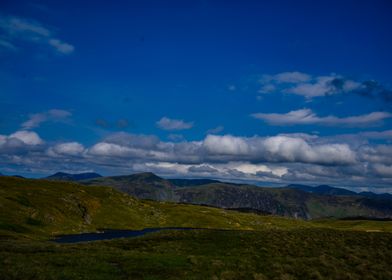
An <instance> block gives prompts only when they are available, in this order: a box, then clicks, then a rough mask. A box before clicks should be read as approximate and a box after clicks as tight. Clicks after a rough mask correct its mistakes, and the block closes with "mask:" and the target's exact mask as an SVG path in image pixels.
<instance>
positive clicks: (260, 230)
mask: <svg viewBox="0 0 392 280" xmlns="http://www.w3.org/2000/svg"><path fill="white" fill-rule="evenodd" d="M171 226H172V227H196V228H209V230H191V231H161V232H156V233H151V234H148V235H145V236H143V237H137V238H124V239H116V240H110V241H98V242H90V243H80V244H56V243H54V242H51V241H50V238H51V237H52V236H53V235H56V234H67V233H79V232H88V231H96V230H97V229H100V228H112V229H141V228H145V227H171ZM216 229H228V230H227V231H221V230H216ZM391 260H392V222H383V221H364V220H355V221H347V220H345V221H342V220H337V219H322V220H314V221H303V220H295V219H288V218H283V217H277V216H261V215H256V214H251V213H240V212H236V211H228V210H223V209H218V208H212V207H204V206H195V205H184V204H175V203H167V202H156V201H147V200H144V201H143V200H137V199H135V198H133V197H130V196H128V195H125V194H123V193H120V192H118V191H115V190H113V189H111V188H107V187H84V186H80V185H78V184H74V183H65V182H50V181H45V180H25V179H18V178H0V275H1V277H0V278H1V279H392V261H391Z"/></svg>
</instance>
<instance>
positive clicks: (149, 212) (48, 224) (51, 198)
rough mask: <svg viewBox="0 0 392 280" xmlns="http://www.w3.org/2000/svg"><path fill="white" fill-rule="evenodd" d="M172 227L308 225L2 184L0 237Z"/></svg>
mask: <svg viewBox="0 0 392 280" xmlns="http://www.w3.org/2000/svg"><path fill="white" fill-rule="evenodd" d="M272 221H273V223H272ZM168 226H179V227H203V228H204V227H205V228H225V229H263V228H271V227H273V228H288V227H292V226H296V227H301V226H304V227H305V226H310V225H309V224H307V223H306V222H304V221H299V220H298V221H297V220H292V219H285V218H280V217H263V216H260V215H256V214H246V213H239V212H236V211H229V210H223V209H218V208H212V207H203V206H196V205H184V204H175V203H168V202H155V201H143V200H138V199H135V198H133V197H131V196H128V195H127V194H123V193H121V192H118V191H116V190H114V189H112V188H108V187H85V186H81V185H78V184H76V183H66V182H53V181H47V180H28V179H19V178H11V177H2V178H0V233H2V234H7V232H17V233H19V234H20V235H27V236H46V237H47V236H51V235H56V234H65V233H75V232H86V231H95V230H97V229H100V228H112V229H141V228H145V227H168Z"/></svg>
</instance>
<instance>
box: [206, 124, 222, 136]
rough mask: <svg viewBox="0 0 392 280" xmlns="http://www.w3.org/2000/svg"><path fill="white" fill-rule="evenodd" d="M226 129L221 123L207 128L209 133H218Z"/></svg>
mask: <svg viewBox="0 0 392 280" xmlns="http://www.w3.org/2000/svg"><path fill="white" fill-rule="evenodd" d="M224 129H225V128H224V126H223V125H219V126H217V127H214V128H211V129H209V130H207V134H218V133H220V132H222V131H223V130H224Z"/></svg>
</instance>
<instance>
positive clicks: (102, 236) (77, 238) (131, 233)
mask: <svg viewBox="0 0 392 280" xmlns="http://www.w3.org/2000/svg"><path fill="white" fill-rule="evenodd" d="M196 229H198V228H181V227H167V228H145V229H142V230H103V231H100V232H91V233H80V234H67V235H59V236H57V237H55V238H54V239H53V241H54V242H57V243H79V242H89V241H98V240H109V239H115V238H124V237H137V236H142V235H145V234H147V233H152V232H157V231H161V230H196ZM199 229H200V228H199Z"/></svg>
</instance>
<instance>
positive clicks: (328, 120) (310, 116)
mask: <svg viewBox="0 0 392 280" xmlns="http://www.w3.org/2000/svg"><path fill="white" fill-rule="evenodd" d="M251 116H252V117H254V118H256V119H259V120H263V121H265V122H266V123H268V124H272V125H311V124H313V125H325V126H356V127H358V126H359V127H364V126H373V125H377V124H380V122H382V121H383V120H384V119H387V118H391V117H392V114H390V113H388V112H372V113H369V114H365V115H358V116H350V117H343V118H339V117H336V116H326V117H319V116H317V115H316V114H315V113H314V112H313V111H312V110H311V109H301V110H295V111H290V112H288V113H285V114H277V113H256V114H252V115H251Z"/></svg>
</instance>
